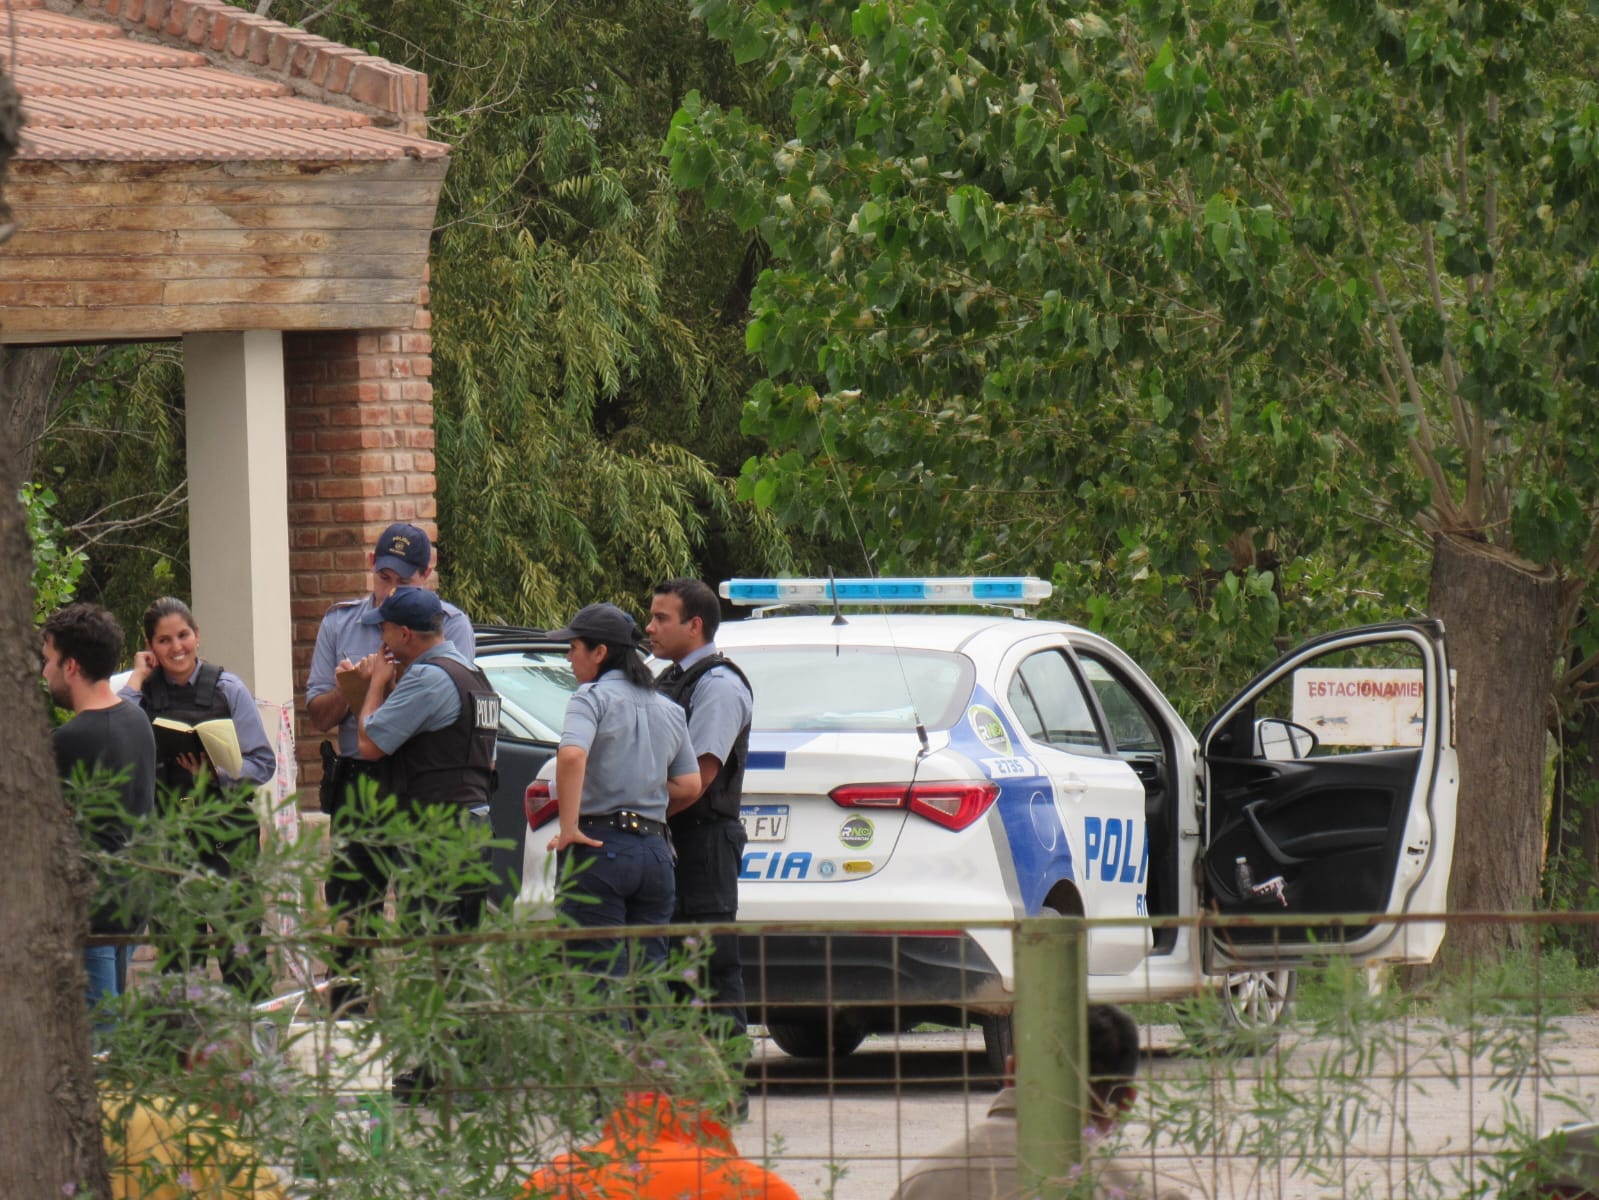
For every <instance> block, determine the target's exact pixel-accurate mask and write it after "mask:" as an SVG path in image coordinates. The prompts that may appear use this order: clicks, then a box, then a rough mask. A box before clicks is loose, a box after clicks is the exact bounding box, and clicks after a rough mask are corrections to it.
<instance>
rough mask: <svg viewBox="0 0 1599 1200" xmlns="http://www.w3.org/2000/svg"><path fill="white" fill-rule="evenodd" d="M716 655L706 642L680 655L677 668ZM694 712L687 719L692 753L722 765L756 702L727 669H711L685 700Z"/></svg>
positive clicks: (711, 645)
mask: <svg viewBox="0 0 1599 1200" xmlns="http://www.w3.org/2000/svg"><path fill="white" fill-rule="evenodd" d="M715 653H716V643H715V642H708V643H706V644H705V645H703V646H701V647H700V648H699V649H698V650H696V651H694V652H693V653H692V654H686V655H684V656H683V661H682V662H680V663H678V666H680V667H682V668H683V670H685V671H687V670H688V669H689V668H690V667H692V666H693V665H694V664H695V663H697V662H699V661H700V659H702V658H707V657H709V656H710V655H712V654H715ZM688 699H689V701H690V702H691V703H692V705H693V708H694V711H693V712H692V713H691V714H690V715H689V719H688V736H689V741H691V742H693V743H694V753H695V754H697V755H698V754H714V755H715V756H716V761H717V762H719V763H722V764H723V765H724V766H725V765H726V763H727V758H728V755H730V754H732V753H733V743H734V742H736V741H738V735H739V734H740V733H742V732H743V731H744V727H745V726H746V725H748V724H749V723H750V715H751V714H752V713H753V712H754V711H755V699H754V697H753V696H751V695H750V690H749V688H747V687H745V686H744V681H743V680H742V679H740V678H739V677H738V676H737V675H735V674H733V672H732V671H729V670H728V669H727V668H726V667H712V668H711V669H710V670H709V671H707V672H705V674H703V675H701V676H700V677H699V681H698V682H697V683H695V685H694V692H693V694H692V695H690V696H689V697H688Z"/></svg>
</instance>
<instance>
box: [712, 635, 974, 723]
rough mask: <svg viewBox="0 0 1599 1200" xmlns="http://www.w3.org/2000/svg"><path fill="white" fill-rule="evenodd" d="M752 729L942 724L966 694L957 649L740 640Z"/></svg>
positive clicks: (968, 673)
mask: <svg viewBox="0 0 1599 1200" xmlns="http://www.w3.org/2000/svg"><path fill="white" fill-rule="evenodd" d="M731 656H732V658H733V660H734V661H735V662H737V663H738V665H739V667H740V668H741V669H742V670H743V671H744V673H745V674H746V675H747V676H749V680H750V685H751V686H752V687H753V688H754V690H755V717H754V722H753V723H754V727H755V728H756V729H763V730H770V731H783V730H807V729H913V728H915V724H916V720H917V718H918V717H920V718H921V721H922V723H923V724H924V725H926V726H927V728H929V729H947V728H949V727H950V726H951V725H953V724H954V723H955V722H956V720H957V719H958V718H959V717H960V714H961V712H962V711H964V709H965V706H966V701H967V699H968V698H969V697H970V696H971V694H972V678H973V672H972V664H971V660H970V659H968V658H966V657H965V656H964V655H960V654H941V653H936V652H932V651H926V650H900V651H898V652H896V651H895V650H893V649H891V648H888V647H879V646H853V647H852V646H837V647H835V646H783V647H778V646H741V647H739V648H738V649H737V650H734V651H732V655H731Z"/></svg>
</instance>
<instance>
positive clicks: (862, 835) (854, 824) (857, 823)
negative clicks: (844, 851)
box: [838, 817, 877, 850]
mask: <svg viewBox="0 0 1599 1200" xmlns="http://www.w3.org/2000/svg"><path fill="white" fill-rule="evenodd" d="M876 832H877V830H876V829H874V828H873V827H872V823H871V822H870V821H868V820H867V819H866V818H865V817H851V818H850V819H849V820H847V821H845V822H844V824H843V825H842V826H840V827H839V831H838V840H839V841H841V842H843V843H844V845H846V846H848V847H849V848H850V849H851V850H864V849H865V848H866V847H867V846H870V845H871V844H872V835H873V834H875V833H876Z"/></svg>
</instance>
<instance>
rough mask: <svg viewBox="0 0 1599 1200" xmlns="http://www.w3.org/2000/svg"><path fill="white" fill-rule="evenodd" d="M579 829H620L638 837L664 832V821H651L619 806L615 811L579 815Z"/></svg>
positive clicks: (640, 814) (658, 834) (657, 834)
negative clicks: (584, 815)
mask: <svg viewBox="0 0 1599 1200" xmlns="http://www.w3.org/2000/svg"><path fill="white" fill-rule="evenodd" d="M577 827H578V828H579V829H620V830H621V831H622V832H623V833H636V834H638V835H639V836H640V837H652V836H656V837H658V836H661V835H664V834H665V833H666V822H665V821H652V820H651V819H650V818H649V817H646V816H644V815H643V814H642V813H636V812H634V811H633V810H632V809H630V808H620V809H617V810H616V811H615V812H608V813H598V814H596V815H593V816H587V817H579V818H578V819H577Z"/></svg>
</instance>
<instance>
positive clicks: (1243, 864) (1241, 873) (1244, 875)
mask: <svg viewBox="0 0 1599 1200" xmlns="http://www.w3.org/2000/svg"><path fill="white" fill-rule="evenodd" d="M1233 883H1234V884H1235V885H1237V888H1238V895H1239V898H1240V899H1243V900H1247V899H1249V897H1250V895H1251V893H1252V892H1253V891H1254V888H1255V872H1254V871H1252V870H1251V869H1250V867H1249V859H1247V858H1245V857H1244V856H1243V855H1242V854H1240V855H1239V856H1238V857H1237V858H1235V859H1233Z"/></svg>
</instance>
